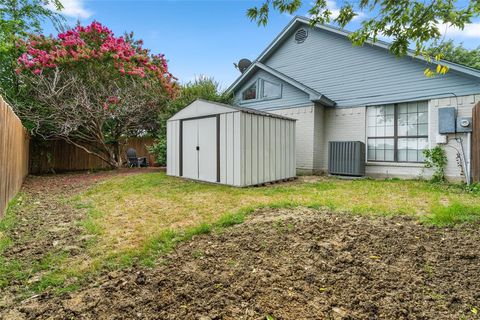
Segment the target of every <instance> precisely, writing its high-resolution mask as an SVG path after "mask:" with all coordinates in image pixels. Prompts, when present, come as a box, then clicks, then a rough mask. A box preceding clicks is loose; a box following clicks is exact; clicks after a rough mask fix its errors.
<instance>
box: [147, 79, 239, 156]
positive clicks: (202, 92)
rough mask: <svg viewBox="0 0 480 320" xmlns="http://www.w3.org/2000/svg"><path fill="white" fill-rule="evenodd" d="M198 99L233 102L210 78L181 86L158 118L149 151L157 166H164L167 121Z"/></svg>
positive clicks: (231, 97)
mask: <svg viewBox="0 0 480 320" xmlns="http://www.w3.org/2000/svg"><path fill="white" fill-rule="evenodd" d="M199 98H201V99H205V100H210V101H215V102H221V103H227V104H228V103H232V102H233V96H232V95H229V94H227V93H226V92H224V91H222V90H221V89H220V85H219V83H218V82H216V81H215V80H213V79H211V78H199V79H196V80H195V81H193V82H189V83H187V84H185V85H183V86H182V87H181V88H180V92H179V94H178V96H177V98H176V99H174V100H171V101H170V102H169V103H168V104H167V107H166V108H165V109H164V110H163V111H162V112H161V113H160V116H159V131H158V135H157V138H156V140H155V144H154V145H153V146H152V147H151V148H150V150H149V151H150V152H151V153H153V154H154V156H155V160H156V162H157V163H158V164H160V165H165V164H166V158H167V120H168V119H169V118H170V117H172V116H173V115H174V114H175V113H177V112H178V111H180V110H181V109H183V108H185V107H186V106H187V105H188V104H190V103H191V102H192V101H194V100H195V99H199Z"/></svg>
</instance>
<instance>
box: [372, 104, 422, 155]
mask: <svg viewBox="0 0 480 320" xmlns="http://www.w3.org/2000/svg"><path fill="white" fill-rule="evenodd" d="M367 146H368V150H367V160H368V161H383V162H423V161H424V157H423V150H425V149H426V148H427V146H428V103H427V102H426V101H422V102H408V103H398V104H387V105H381V106H372V107H368V108H367Z"/></svg>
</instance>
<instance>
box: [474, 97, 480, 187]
mask: <svg viewBox="0 0 480 320" xmlns="http://www.w3.org/2000/svg"><path fill="white" fill-rule="evenodd" d="M472 118H473V132H472V179H473V181H474V182H479V181H480V102H479V103H477V104H476V105H475V107H473V111H472Z"/></svg>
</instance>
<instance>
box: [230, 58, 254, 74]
mask: <svg viewBox="0 0 480 320" xmlns="http://www.w3.org/2000/svg"><path fill="white" fill-rule="evenodd" d="M251 64H252V61H250V60H248V59H241V60H240V61H238V64H237V63H234V65H235V68H237V69H238V70H240V72H241V73H244V72H245V70H247V69H248V67H250V65H251Z"/></svg>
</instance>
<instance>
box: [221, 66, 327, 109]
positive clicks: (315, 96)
mask: <svg viewBox="0 0 480 320" xmlns="http://www.w3.org/2000/svg"><path fill="white" fill-rule="evenodd" d="M255 68H258V69H262V70H264V71H265V72H267V73H269V74H271V75H273V76H275V77H276V78H278V79H280V80H282V81H284V82H286V83H288V84H290V85H291V86H293V87H295V88H297V89H299V90H301V91H303V92H305V93H306V94H308V96H309V99H310V100H311V101H316V102H320V103H321V104H323V105H326V106H328V107H334V106H335V105H336V103H335V102H334V101H333V100H330V99H329V98H327V97H326V96H324V95H323V94H321V93H320V92H318V91H316V90H314V89H312V88H310V87H308V86H306V85H304V84H302V83H301V82H298V81H297V80H295V79H293V78H291V77H289V76H287V75H285V74H283V73H281V72H280V71H277V70H275V69H273V68H271V67H269V66H267V65H264V64H263V63H261V62H258V61H256V62H254V63H252V64H251V65H250V67H248V69H247V70H245V72H244V73H243V74H242V75H241V76H240V77H239V78H238V79H237V80H236V81H235V82H234V83H233V84H232V85H231V86H230V87H229V88H228V89H227V92H231V91H233V90H234V89H235V88H236V87H237V86H238V85H239V84H241V83H243V81H244V80H245V79H246V78H247V77H248V76H249V75H250V73H252V72H253V71H254V69H255Z"/></svg>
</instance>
